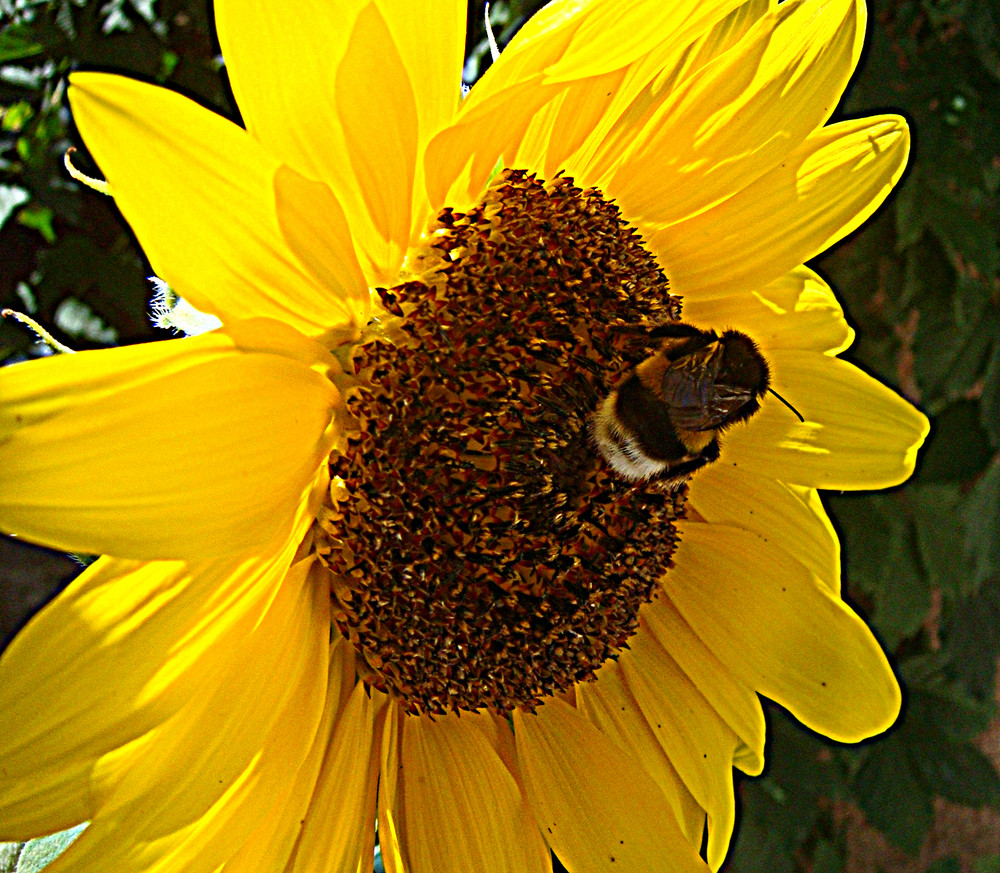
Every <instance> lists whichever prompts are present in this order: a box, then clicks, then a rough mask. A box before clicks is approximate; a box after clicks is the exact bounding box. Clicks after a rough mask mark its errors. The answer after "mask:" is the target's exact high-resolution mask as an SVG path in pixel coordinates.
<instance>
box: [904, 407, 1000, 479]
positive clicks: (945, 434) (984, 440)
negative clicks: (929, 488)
mask: <svg viewBox="0 0 1000 873" xmlns="http://www.w3.org/2000/svg"><path fill="white" fill-rule="evenodd" d="M981 420H982V413H981V412H980V405H979V403H977V402H976V401H975V400H959V401H956V402H955V403H952V404H950V405H949V406H947V407H946V408H945V409H944V410H943V411H941V412H940V413H938V415H936V416H935V417H934V419H933V421H932V430H931V436H930V439H929V440H928V442H927V447H926V448H925V449H924V451H923V453H922V454H921V456H920V467H919V469H918V471H917V482H919V483H921V484H925V483H926V484H930V483H937V482H956V483H959V482H963V481H965V480H968V479H972V478H974V477H975V476H978V475H979V474H980V473H982V472H983V470H985V469H986V467H987V466H988V465H989V463H990V459H991V458H992V456H993V450H992V448H991V447H990V441H989V436H988V435H987V433H986V431H984V430H983V426H982V423H981Z"/></svg>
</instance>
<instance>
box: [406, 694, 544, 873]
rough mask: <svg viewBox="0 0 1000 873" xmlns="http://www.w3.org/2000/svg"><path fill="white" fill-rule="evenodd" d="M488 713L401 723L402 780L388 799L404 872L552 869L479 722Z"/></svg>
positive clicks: (517, 793) (526, 872)
mask: <svg viewBox="0 0 1000 873" xmlns="http://www.w3.org/2000/svg"><path fill="white" fill-rule="evenodd" d="M488 718H489V716H484V715H468V714H463V716H462V717H461V718H459V717H458V716H456V715H446V716H440V717H435V719H434V720H433V721H432V720H431V719H430V718H427V717H424V716H421V717H410V718H406V719H404V720H403V724H402V747H401V751H400V759H399V760H400V764H401V765H402V770H401V777H400V779H399V781H398V782H397V785H396V792H397V793H396V795H395V797H394V798H393V799H392V800H391V803H392V805H393V808H394V809H395V811H396V821H397V822H398V827H399V833H400V848H401V851H402V853H403V857H404V858H405V859H406V861H405V866H406V870H407V871H412V873H430V871H442V873H449V871H453V873H461V871H468V870H490V871H494V870H495V871H497V873H521V871H524V873H531V871H538V873H542V871H545V870H547V869H551V865H550V862H549V853H548V850H547V849H546V847H545V843H544V842H543V840H542V838H541V834H539V832H538V827H537V826H536V824H535V822H534V820H533V818H532V817H531V814H530V813H529V811H528V809H527V806H526V804H525V801H524V798H523V797H522V795H521V789H520V787H519V786H518V784H517V781H516V779H515V778H514V776H513V775H512V774H511V772H510V771H509V770H508V769H507V767H506V765H505V764H504V763H503V761H502V760H501V758H500V756H499V754H498V752H497V750H496V749H495V748H494V747H493V746H492V745H491V744H490V743H489V742H488V741H487V731H484V730H480V729H479V728H478V727H477V725H476V724H475V722H477V721H481V720H483V719H488ZM442 834H447V835H448V837H447V839H442V838H441V836H442Z"/></svg>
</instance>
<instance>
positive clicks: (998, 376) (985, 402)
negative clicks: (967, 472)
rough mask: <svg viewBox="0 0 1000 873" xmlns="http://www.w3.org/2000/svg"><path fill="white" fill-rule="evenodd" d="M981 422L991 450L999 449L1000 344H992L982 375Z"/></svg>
mask: <svg viewBox="0 0 1000 873" xmlns="http://www.w3.org/2000/svg"><path fill="white" fill-rule="evenodd" d="M979 406H980V410H981V421H982V425H983V428H984V430H985V431H986V433H987V434H989V437H990V443H991V444H992V445H993V448H995V449H1000V342H996V343H994V344H993V353H992V354H991V355H990V359H989V361H988V362H987V363H986V372H985V373H984V374H983V396H982V398H981V399H980V401H979Z"/></svg>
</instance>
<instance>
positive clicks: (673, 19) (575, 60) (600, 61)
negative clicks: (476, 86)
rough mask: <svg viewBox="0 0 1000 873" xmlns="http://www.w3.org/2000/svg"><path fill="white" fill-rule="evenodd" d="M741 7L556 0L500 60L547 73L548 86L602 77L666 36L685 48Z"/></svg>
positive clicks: (731, 2) (716, 0)
mask: <svg viewBox="0 0 1000 873" xmlns="http://www.w3.org/2000/svg"><path fill="white" fill-rule="evenodd" d="M739 5H740V0H711V2H705V3H699V4H697V5H696V6H693V7H692V6H690V5H684V4H680V3H658V2H656V0H637V2H633V3H629V4H627V5H624V6H623V5H622V4H621V3H619V2H616V0H592V2H590V3H585V4H584V3H580V2H579V0H557V2H554V3H549V4H548V5H547V6H545V7H544V8H543V9H541V10H540V11H539V12H537V13H536V14H535V15H534V16H532V18H531V19H529V20H528V22H527V23H526V24H525V25H524V27H522V28H521V30H520V31H519V32H518V34H517V37H515V39H513V40H511V43H510V45H509V46H508V47H507V48H506V49H505V50H504V53H503V54H502V55H501V56H500V59H501V62H502V63H515V62H516V63H517V65H518V66H519V68H520V69H521V70H522V71H534V70H539V69H541V70H544V72H545V78H544V80H543V81H545V82H568V81H572V80H574V79H584V78H587V77H589V76H600V75H602V74H604V73H608V72H611V71H613V70H618V69H621V68H623V67H626V66H628V65H629V64H631V63H633V62H634V61H636V60H638V59H639V58H641V57H643V56H644V55H645V54H647V53H648V52H649V51H651V50H652V49H654V48H655V47H656V46H657V45H659V44H660V43H661V42H662V41H663V39H664V38H665V37H667V38H669V39H670V40H671V41H672V42H673V44H674V45H676V46H677V47H682V46H685V45H687V44H688V43H690V42H692V41H693V40H695V39H697V38H698V37H699V36H701V35H702V34H703V33H705V32H706V31H708V30H709V29H710V28H711V27H712V26H713V25H714V24H715V23H716V22H717V21H719V20H720V19H721V18H723V17H724V16H726V15H727V14H729V12H730V11H732V10H733V9H734V8H736V7H737V6H739ZM508 53H509V54H510V58H509V59H507V55H508ZM522 74H523V73H522ZM484 78H485V77H484Z"/></svg>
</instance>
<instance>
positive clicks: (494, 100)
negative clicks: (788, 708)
mask: <svg viewBox="0 0 1000 873" xmlns="http://www.w3.org/2000/svg"><path fill="white" fill-rule="evenodd" d="M492 69H494V68H493V67H490V70H492ZM488 74H489V71H487V75H488ZM540 80H541V74H537V75H536V76H535V77H534V78H532V79H528V80H527V81H524V82H517V83H515V84H514V85H511V86H510V87H508V88H505V89H504V90H502V91H499V92H497V93H491V94H490V97H489V99H483V100H479V99H477V94H478V93H485V92H480V91H479V89H480V87H481V86H482V84H483V83H484V82H485V81H486V77H485V76H484V78H483V79H482V80H481V81H480V82H479V83H478V84H477V85H476V87H475V88H473V89H472V91H471V92H470V94H469V96H468V97H466V99H465V101H464V102H463V103H462V107H461V110H460V112H459V114H458V117H457V119H456V120H455V122H454V124H452V125H450V126H449V127H447V128H445V129H444V130H442V131H441V132H440V133H439V134H438V135H437V136H435V137H434V138H433V139H432V140H431V141H430V143H429V144H428V146H427V148H426V150H425V153H424V169H425V172H426V186H427V192H426V193H427V198H428V202H429V203H430V208H431V209H432V210H433V211H434V212H437V211H439V210H440V209H442V208H443V207H444V206H445V205H446V204H447V205H448V206H453V207H454V208H456V209H462V208H465V207H467V206H468V205H469V204H470V203H472V202H473V201H474V200H475V199H476V198H478V197H479V195H480V193H481V192H482V189H483V186H484V185H485V184H486V181H487V179H488V178H489V177H490V174H491V173H492V172H493V170H494V169H495V168H496V165H497V161H498V160H499V159H500V158H501V156H508V155H509V156H513V155H515V154H517V151H518V148H519V147H520V143H521V140H522V139H523V138H524V136H525V133H526V132H527V130H528V125H529V123H530V122H531V119H532V117H533V115H534V114H535V113H536V112H537V111H539V109H541V107H542V106H544V105H545V104H546V103H547V102H548V101H549V100H551V99H552V98H553V97H554V96H556V94H558V92H559V88H557V87H555V86H552V85H544V86H543V85H541V84H540Z"/></svg>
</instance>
